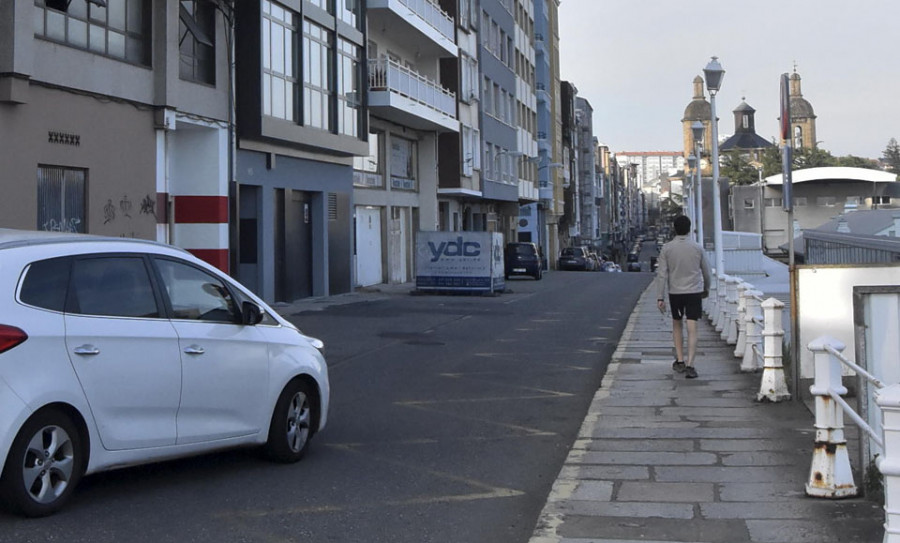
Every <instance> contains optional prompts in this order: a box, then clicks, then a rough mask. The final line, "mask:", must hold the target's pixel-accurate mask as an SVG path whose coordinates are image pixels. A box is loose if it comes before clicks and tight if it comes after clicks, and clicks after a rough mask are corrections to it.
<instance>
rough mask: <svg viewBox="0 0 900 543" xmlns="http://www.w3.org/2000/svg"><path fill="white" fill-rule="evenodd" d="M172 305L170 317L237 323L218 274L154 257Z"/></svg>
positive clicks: (237, 313) (234, 306)
mask: <svg viewBox="0 0 900 543" xmlns="http://www.w3.org/2000/svg"><path fill="white" fill-rule="evenodd" d="M155 262H156V266H157V268H158V270H159V274H160V276H161V277H162V281H163V286H164V287H165V290H166V293H167V294H168V296H169V302H170V303H171V304H172V318H174V319H185V320H200V321H209V322H227V323H232V324H237V323H240V322H241V314H240V311H238V309H237V304H236V303H235V300H234V298H233V297H232V296H231V292H230V291H229V290H228V288H227V287H226V285H225V283H224V282H223V281H222V280H221V279H219V278H218V277H216V276H214V275H212V274H210V273H208V272H206V271H204V270H201V269H199V268H195V267H194V266H191V265H189V264H187V263H182V262H178V261H175V260H169V259H164V258H157V259H155Z"/></svg>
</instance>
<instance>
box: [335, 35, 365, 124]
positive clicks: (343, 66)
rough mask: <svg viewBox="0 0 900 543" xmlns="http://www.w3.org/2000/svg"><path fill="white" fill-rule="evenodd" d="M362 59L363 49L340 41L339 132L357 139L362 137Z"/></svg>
mask: <svg viewBox="0 0 900 543" xmlns="http://www.w3.org/2000/svg"><path fill="white" fill-rule="evenodd" d="M361 58H362V48H361V47H359V46H357V45H354V44H352V43H350V42H349V41H347V40H345V39H342V38H339V39H338V71H337V74H338V81H337V87H338V132H339V133H341V134H345V135H348V136H356V137H359V136H360V125H361V120H360V111H361V108H360V97H361V96H362V86H361V84H362V78H361V77H360V73H359V70H360V61H361Z"/></svg>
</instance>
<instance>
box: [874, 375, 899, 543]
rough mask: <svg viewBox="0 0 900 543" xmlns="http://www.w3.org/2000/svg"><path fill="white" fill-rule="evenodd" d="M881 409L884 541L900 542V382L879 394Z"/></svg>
mask: <svg viewBox="0 0 900 543" xmlns="http://www.w3.org/2000/svg"><path fill="white" fill-rule="evenodd" d="M875 403H877V404H878V407H880V408H881V413H882V416H883V423H882V429H883V431H884V456H883V457H881V458H879V459H878V471H880V472H881V475H882V477H884V540H883V541H882V543H900V509H898V507H900V384H895V385H890V386H888V387H885V388H883V389H881V390H879V391H877V392H876V393H875Z"/></svg>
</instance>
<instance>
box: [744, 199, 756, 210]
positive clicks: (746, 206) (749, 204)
mask: <svg viewBox="0 0 900 543" xmlns="http://www.w3.org/2000/svg"><path fill="white" fill-rule="evenodd" d="M754 207H756V202H755V201H753V199H752V198H744V209H753V208H754Z"/></svg>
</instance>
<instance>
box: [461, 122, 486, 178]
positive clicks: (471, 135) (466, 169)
mask: <svg viewBox="0 0 900 543" xmlns="http://www.w3.org/2000/svg"><path fill="white" fill-rule="evenodd" d="M461 137H462V173H463V175H465V176H467V177H471V176H472V174H473V173H474V171H475V170H480V169H481V153H480V149H481V133H480V132H479V131H478V130H477V129H475V128H472V127H471V126H466V125H463V127H462V134H461Z"/></svg>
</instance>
